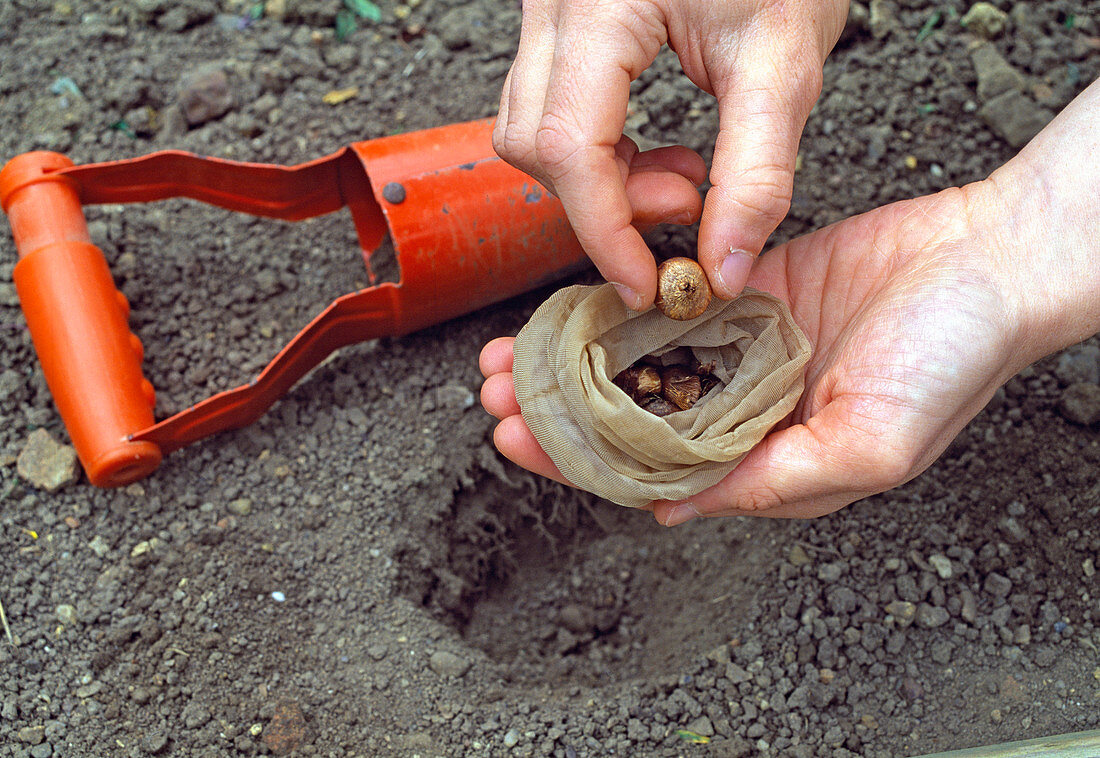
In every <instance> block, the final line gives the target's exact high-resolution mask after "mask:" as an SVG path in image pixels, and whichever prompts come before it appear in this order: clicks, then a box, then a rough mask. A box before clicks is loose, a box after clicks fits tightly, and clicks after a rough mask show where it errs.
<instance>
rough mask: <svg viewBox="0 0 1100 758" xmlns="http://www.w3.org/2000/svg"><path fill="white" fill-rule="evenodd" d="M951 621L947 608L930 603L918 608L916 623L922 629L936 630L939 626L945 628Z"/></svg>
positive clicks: (922, 604)
mask: <svg viewBox="0 0 1100 758" xmlns="http://www.w3.org/2000/svg"><path fill="white" fill-rule="evenodd" d="M950 619H951V614H949V613H948V612H947V609H946V608H941V607H939V606H936V605H930V604H928V603H921V604H920V605H918V606H917V616H916V622H917V626H919V627H921V628H922V629H935V628H936V627H938V626H943V625H944V624H946V623H947V622H948V621H949V620H950Z"/></svg>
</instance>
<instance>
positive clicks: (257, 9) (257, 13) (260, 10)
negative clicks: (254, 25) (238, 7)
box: [248, 3, 264, 21]
mask: <svg viewBox="0 0 1100 758" xmlns="http://www.w3.org/2000/svg"><path fill="white" fill-rule="evenodd" d="M263 15H264V4H263V3H254V4H253V5H252V7H251V8H249V9H248V17H249V18H250V19H252V20H253V21H259V20H260V19H261V18H262V17H263Z"/></svg>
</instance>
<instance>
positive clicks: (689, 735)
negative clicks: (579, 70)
mask: <svg viewBox="0 0 1100 758" xmlns="http://www.w3.org/2000/svg"><path fill="white" fill-rule="evenodd" d="M676 736H677V737H679V738H680V739H682V740H684V741H685V742H694V743H695V744H696V745H705V744H707V743H708V742H710V737H707V736H705V735H702V734H698V733H696V732H692V731H689V730H687V729H677V730H676Z"/></svg>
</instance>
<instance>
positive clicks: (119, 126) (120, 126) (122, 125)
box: [108, 118, 137, 139]
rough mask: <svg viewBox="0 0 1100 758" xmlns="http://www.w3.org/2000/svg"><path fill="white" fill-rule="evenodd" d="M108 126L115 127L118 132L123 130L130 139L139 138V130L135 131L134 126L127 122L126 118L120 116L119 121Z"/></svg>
mask: <svg viewBox="0 0 1100 758" xmlns="http://www.w3.org/2000/svg"><path fill="white" fill-rule="evenodd" d="M108 128H109V129H113V130H115V131H116V132H122V133H123V134H125V135H126V136H127V137H129V138H130V139H137V132H135V131H134V128H133V127H132V126H130V125H129V124H128V123H126V120H125V119H121V118H120V119H119V120H118V121H116V122H114V123H113V124H111V125H110V126H109V127H108Z"/></svg>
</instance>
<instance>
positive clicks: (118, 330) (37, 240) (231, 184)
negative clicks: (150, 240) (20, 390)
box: [0, 120, 587, 487]
mask: <svg viewBox="0 0 1100 758" xmlns="http://www.w3.org/2000/svg"><path fill="white" fill-rule="evenodd" d="M491 133H492V121H488V120H487V121H476V122H470V123H463V124H452V125H449V126H443V127H439V128H436V129H428V130H424V131H419V132H410V133H408V134H400V135H395V136H390V137H382V138H380V139H375V140H370V141H367V142H358V143H355V144H353V145H350V146H349V147H346V148H344V149H343V150H340V151H339V152H337V153H334V154H333V155H330V156H327V157H325V158H321V159H318V160H315V161H311V162H309V163H304V164H301V165H298V166H274V165H268V164H257V163H239V162H234V161H227V160H222V159H217V158H203V157H199V156H196V155H193V154H190V153H185V152H180V151H164V152H159V153H153V154H151V155H147V156H144V157H141V158H135V159H131V160H123V161H113V162H108V163H96V164H88V165H84V166H74V165H73V163H72V161H70V160H69V159H68V158H66V157H65V156H63V155H60V154H57V153H49V152H32V153H25V154H23V155H19V156H17V157H15V158H13V159H12V160H11V161H9V162H8V164H7V165H6V166H5V167H4V168H3V170H2V171H0V205H2V207H3V210H4V212H5V213H6V214H7V215H8V220H9V222H10V224H11V230H12V236H13V237H14V239H15V244H16V248H17V250H18V252H19V262H18V263H17V264H16V266H15V272H14V279H15V285H16V290H17V292H18V294H19V300H20V303H21V304H22V307H23V312H24V314H25V317H26V319H27V326H28V328H29V329H30V333H31V337H32V339H33V340H34V346H35V350H36V351H37V353H38V358H39V361H40V362H41V365H42V372H43V374H44V375H45V377H46V382H47V384H48V385H49V387H50V392H51V393H52V394H53V398H54V402H55V403H56V405H57V408H58V411H59V412H60V414H61V418H62V420H63V421H64V422H65V426H66V428H67V429H68V431H69V436H70V438H71V439H72V442H73V446H74V447H75V448H76V451H77V454H78V455H79V457H80V461H81V463H82V464H83V466H84V469H85V471H86V472H87V473H88V478H89V479H90V480H91V482H92V483H93V484H95V485H97V486H100V487H112V486H119V485H124V484H128V483H130V482H133V481H136V480H138V479H141V478H143V477H145V476H147V475H149V474H150V473H152V472H153V471H154V470H155V469H156V468H157V466H158V465H159V464H160V460H161V457H162V456H163V455H166V454H167V453H170V452H172V451H173V450H177V449H179V448H181V447H183V446H185V445H188V444H190V443H192V442H195V441H196V440H199V439H202V438H204V437H207V436H210V435H212V434H216V433H217V432H220V431H224V430H227V429H235V428H239V427H242V426H245V425H247V424H249V423H251V422H252V421H254V420H256V419H257V418H259V417H260V416H261V415H262V414H263V413H264V412H265V411H266V410H267V408H269V407H270V406H271V404H272V403H274V402H275V400H277V399H278V398H279V397H281V396H282V395H283V394H284V393H285V392H287V391H288V390H289V389H290V388H291V387H292V386H293V385H294V384H295V382H297V381H298V380H299V379H300V378H301V377H302V376H304V375H305V374H306V373H307V372H308V371H309V370H310V369H311V368H313V367H314V366H316V365H317V364H318V363H319V362H320V361H322V360H323V359H324V358H325V357H326V356H328V355H329V354H330V353H331V352H332V351H333V350H336V349H337V348H340V347H342V346H344V345H348V344H351V343H354V342H360V341H363V340H368V339H373V338H376V337H383V336H399V335H403V334H408V333H410V332H413V331H416V330H418V329H423V328H425V327H428V326H431V325H433V324H438V323H441V322H443V321H446V320H448V319H451V318H454V317H456V316H460V315H462V314H464V313H469V312H471V311H474V310H477V309H479V308H482V307H484V306H487V305H490V304H492V303H495V302H498V301H501V300H504V299H507V298H509V297H513V296H515V295H518V294H520V293H522V292H526V291H528V290H530V289H533V288H535V287H537V286H539V285H542V284H546V283H548V282H550V281H553V280H555V279H557V278H561V277H563V276H565V275H567V274H569V273H572V272H575V271H577V270H579V269H581V268H583V267H584V266H585V265H586V263H587V259H586V258H585V256H584V253H583V251H582V250H581V247H580V244H579V243H578V242H577V239H576V237H575V236H574V234H573V232H572V230H571V229H570V227H569V224H568V222H567V220H566V218H565V214H564V212H563V210H562V208H561V204H560V203H559V202H558V201H557V200H556V199H555V198H554V197H552V196H551V195H550V194H549V193H547V192H546V191H545V190H543V189H542V187H541V186H540V185H539V184H538V183H537V182H535V181H534V180H533V179H532V178H531V177H529V176H527V175H526V174H524V173H522V172H520V171H518V170H516V169H514V168H512V167H511V166H509V165H508V164H506V163H504V162H503V161H502V160H500V159H499V158H498V157H496V155H495V154H494V153H493V149H492V142H491ZM169 197H190V198H193V199H196V200H200V201H203V202H206V203H210V204H212V205H217V206H220V207H223V208H228V209H230V210H235V211H240V212H243V213H250V214H253V215H257V216H266V217H270V218H279V219H286V220H292V221H295V220H301V219H304V218H310V217H313V216H318V215H322V214H325V213H331V212H333V211H336V210H338V209H340V208H342V207H344V206H347V207H348V208H349V210H350V211H351V216H352V220H353V222H354V224H355V228H356V231H357V233H358V236H359V242H360V246H361V248H362V251H363V255H364V258H365V260H366V261H368V263H369V259H370V255H371V252H372V251H374V250H375V249H376V248H377V247H378V245H379V244H380V243H381V242H382V240H383V239H384V238H385V236H386V234H387V233H389V235H390V236H391V238H392V241H393V245H394V248H395V250H396V255H397V262H398V266H399V267H400V272H401V278H400V281H399V282H397V283H392V282H386V283H383V284H378V285H377V286H372V287H369V288H367V289H363V290H360V291H358V292H353V293H350V294H347V295H344V296H342V297H340V298H338V299H337V300H336V301H335V302H333V303H332V304H331V305H329V306H328V307H327V308H325V309H324V310H323V311H322V312H321V313H320V314H319V315H318V316H317V317H315V318H314V319H313V321H311V322H310V323H309V324H308V325H307V326H306V327H305V328H304V329H303V330H302V331H301V332H299V333H298V335H297V336H295V337H294V338H293V339H292V340H291V341H290V343H289V344H287V346H286V347H285V348H283V349H282V351H280V352H279V354H278V355H276V356H275V358H274V359H272V361H271V362H270V363H269V364H268V365H267V366H266V367H265V368H264V369H263V371H261V372H260V374H259V375H258V376H257V377H256V378H255V379H254V380H253V381H251V382H249V383H248V384H245V385H242V386H240V387H237V388H236V389H232V390H228V391H226V392H222V393H219V394H217V395H214V396H213V397H211V398H208V399H207V400H204V401H202V402H200V403H198V404H197V405H194V406H192V407H191V408H188V409H187V410H185V411H182V412H180V413H177V414H176V415H174V416H171V417H169V418H166V419H164V420H162V421H159V422H158V421H156V420H155V418H154V413H153V411H154V403H155V394H154V391H153V387H152V385H151V384H150V383H149V381H148V380H147V379H146V378H145V377H144V376H143V375H142V372H141V362H142V358H143V354H144V348H143V346H142V343H141V341H140V340H139V339H138V337H137V336H136V335H134V334H133V333H131V332H130V329H129V326H128V325H127V318H128V316H129V304H128V303H127V301H126V298H125V297H124V296H123V295H122V293H121V292H119V291H118V290H117V289H116V288H115V284H114V282H113V280H112V278H111V274H110V271H109V269H108V266H107V262H106V259H105V258H104V256H103V253H102V252H101V251H100V250H99V249H98V248H97V247H95V245H93V244H92V242H91V239H90V238H89V236H88V229H87V225H86V223H85V219H84V213H83V209H82V206H83V205H89V204H97V203H132V202H146V201H152V200H161V199H165V198H169ZM368 268H369V267H368ZM371 277H372V282H373V273H372V274H371Z"/></svg>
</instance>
